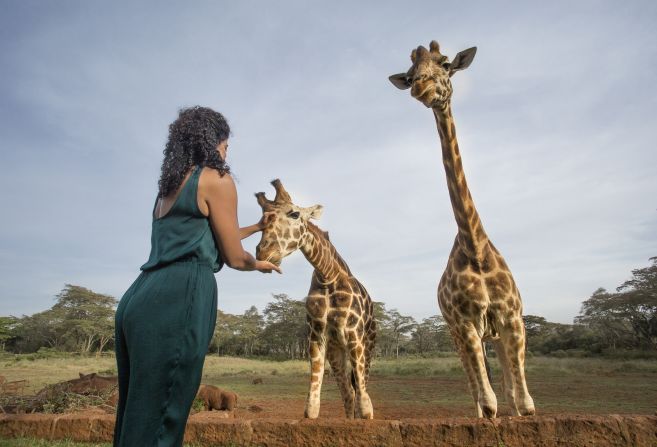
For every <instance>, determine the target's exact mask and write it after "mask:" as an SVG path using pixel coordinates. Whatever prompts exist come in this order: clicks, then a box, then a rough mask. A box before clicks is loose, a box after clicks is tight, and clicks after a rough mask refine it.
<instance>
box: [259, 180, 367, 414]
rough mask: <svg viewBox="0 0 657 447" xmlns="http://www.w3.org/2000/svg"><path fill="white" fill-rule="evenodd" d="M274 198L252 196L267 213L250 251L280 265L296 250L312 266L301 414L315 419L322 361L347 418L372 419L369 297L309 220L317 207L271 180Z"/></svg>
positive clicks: (322, 366) (321, 232) (315, 213)
mask: <svg viewBox="0 0 657 447" xmlns="http://www.w3.org/2000/svg"><path fill="white" fill-rule="evenodd" d="M272 184H273V185H274V187H275V188H276V199H274V200H273V201H269V200H267V199H266V197H265V195H264V193H258V194H256V197H257V198H258V203H259V204H260V205H261V207H262V209H263V212H270V213H273V219H272V221H271V222H270V223H269V224H268V226H267V227H266V228H265V229H264V231H263V234H262V239H261V240H260V243H259V244H258V247H257V248H256V257H257V259H260V260H269V261H271V262H274V263H276V264H280V262H281V260H282V259H283V258H284V257H285V256H288V255H289V254H291V253H292V252H294V251H295V250H297V249H299V250H300V251H301V252H302V253H303V254H304V256H305V257H306V259H307V260H308V262H310V264H312V266H313V267H314V268H315V269H314V271H313V275H312V279H311V282H310V290H309V291H308V296H307V297H306V316H307V323H308V334H309V335H308V341H309V350H308V354H309V358H310V370H311V371H310V388H309V391H308V397H307V399H306V408H305V411H304V416H305V417H306V418H316V417H318V416H319V408H320V394H321V387H322V380H323V378H324V364H325V361H326V360H328V361H329V364H330V365H331V370H332V371H333V375H334V376H335V378H336V381H337V383H338V387H339V389H340V394H341V396H342V400H343V404H344V409H345V415H346V417H347V418H354V417H356V418H363V419H372V418H373V417H374V411H373V408H372V402H371V399H370V397H369V394H368V393H367V381H368V378H369V371H370V364H371V361H372V356H373V354H374V343H375V338H376V323H375V321H374V309H373V304H372V299H371V298H370V296H369V294H368V293H367V290H365V287H363V285H362V284H361V283H360V282H359V281H358V280H357V279H356V278H355V277H354V276H353V274H352V273H351V271H350V270H349V267H348V266H347V263H346V262H345V261H344V260H343V259H342V257H341V256H340V255H339V254H338V252H337V250H336V249H335V247H334V246H333V244H332V243H331V241H330V240H329V237H328V233H325V232H323V231H322V230H320V229H319V228H318V227H317V226H316V225H314V224H313V223H312V222H310V221H309V219H310V218H316V217H318V211H320V210H321V207H319V206H315V207H311V208H301V207H298V206H296V205H294V203H292V200H291V199H290V197H289V194H288V193H287V192H286V191H285V189H284V188H283V185H282V184H281V182H280V181H279V180H274V181H273V182H272Z"/></svg>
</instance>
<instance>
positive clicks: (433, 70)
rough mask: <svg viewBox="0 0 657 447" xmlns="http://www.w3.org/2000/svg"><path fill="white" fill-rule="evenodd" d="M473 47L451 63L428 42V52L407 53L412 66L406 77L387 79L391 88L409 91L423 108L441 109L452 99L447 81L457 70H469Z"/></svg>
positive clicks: (474, 48) (396, 75)
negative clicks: (391, 84)
mask: <svg viewBox="0 0 657 447" xmlns="http://www.w3.org/2000/svg"><path fill="white" fill-rule="evenodd" d="M476 52H477V47H472V48H468V49H467V50H463V51H461V52H460V53H459V54H457V55H456V57H454V60H453V61H452V62H450V61H449V59H448V58H447V56H445V55H443V54H441V53H440V46H439V45H438V42H436V41H435V40H432V41H431V44H430V45H429V49H428V50H427V49H426V48H424V47H423V46H421V45H420V46H419V47H417V48H416V49H415V50H413V52H412V53H411V61H412V62H413V65H411V68H409V69H408V71H407V72H406V73H399V74H395V75H392V76H390V77H389V78H388V79H390V82H392V83H393V84H394V85H395V87H397V88H399V89H402V90H405V89H407V88H410V89H411V95H412V96H413V97H414V98H415V99H417V100H418V101H420V102H421V103H422V104H424V105H425V106H427V107H437V108H444V107H446V106H447V105H448V104H449V101H450V99H451V97H452V83H451V81H450V79H449V78H450V77H451V76H452V75H453V74H454V73H456V72H457V71H459V70H464V69H466V68H468V67H469V66H470V64H471V63H472V60H473V59H474V56H475V53H476Z"/></svg>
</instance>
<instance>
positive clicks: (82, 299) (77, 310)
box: [52, 284, 117, 354]
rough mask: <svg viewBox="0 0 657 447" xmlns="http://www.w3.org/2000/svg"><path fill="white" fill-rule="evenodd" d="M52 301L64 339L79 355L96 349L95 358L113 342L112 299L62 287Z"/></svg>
mask: <svg viewBox="0 0 657 447" xmlns="http://www.w3.org/2000/svg"><path fill="white" fill-rule="evenodd" d="M56 299H57V303H56V304H55V305H54V306H53V307H52V310H53V311H55V312H58V313H60V314H61V316H62V324H61V326H62V327H61V329H62V330H63V332H64V337H66V338H67V339H68V340H69V341H70V342H71V343H73V345H74V346H76V347H77V349H79V350H80V352H82V353H88V352H90V351H91V350H92V349H93V348H94V347H96V348H97V353H98V354H99V353H100V352H101V351H102V350H103V348H105V346H106V345H107V344H108V343H109V342H110V341H111V340H113V338H114V306H116V303H117V301H116V299H114V298H113V297H111V296H109V295H102V294H100V293H95V292H92V291H91V290H89V289H86V288H84V287H80V286H75V285H72V284H66V286H65V287H64V289H63V290H62V291H61V292H60V293H59V294H58V295H57V296H56Z"/></svg>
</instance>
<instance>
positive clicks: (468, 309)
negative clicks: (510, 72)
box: [389, 41, 535, 418]
mask: <svg viewBox="0 0 657 447" xmlns="http://www.w3.org/2000/svg"><path fill="white" fill-rule="evenodd" d="M476 50H477V49H476V47H475V48H469V49H467V50H464V51H461V52H460V53H458V54H457V55H456V57H455V58H454V60H453V61H451V62H450V61H449V59H448V58H447V56H444V55H442V54H441V53H440V47H439V46H438V42H436V41H432V42H431V44H430V45H429V50H427V49H426V48H424V47H423V46H419V47H418V48H417V49H415V50H413V52H412V53H411V61H412V63H413V65H412V66H411V68H410V69H409V70H408V71H407V72H406V73H400V74H396V75H392V76H390V78H389V79H390V81H391V82H392V83H393V84H394V85H395V86H396V87H397V88H400V89H407V88H410V89H411V95H412V96H413V97H414V98H416V99H417V100H418V101H420V102H421V103H422V104H424V105H425V106H426V107H429V108H431V109H432V110H433V114H434V117H435V119H436V124H437V126H438V134H439V135H440V142H441V146H442V156H443V165H444V166H445V173H446V176H447V187H448V190H449V197H450V200H451V202H452V209H453V210H454V216H455V218H456V224H457V226H458V233H457V235H456V240H455V241H454V246H453V247H452V251H451V253H450V255H449V259H448V261H447V267H446V269H445V272H444V273H443V276H442V278H441V279H440V283H439V284H438V304H439V306H440V310H441V312H442V314H443V317H444V318H445V321H446V322H447V324H448V325H449V329H450V332H451V334H452V337H453V339H454V342H455V343H456V346H457V348H458V351H459V354H460V356H461V361H462V363H463V367H464V369H465V372H466V374H467V377H468V382H469V385H470V391H471V393H472V397H473V399H474V402H475V406H476V410H477V416H478V417H482V415H483V416H485V417H490V418H492V417H495V415H496V413H497V399H496V397H495V393H494V392H493V389H492V388H491V384H490V381H489V379H488V376H487V374H486V358H485V352H484V350H483V342H484V341H487V340H490V341H492V343H493V346H494V348H495V351H496V353H497V356H498V358H499V360H500V363H501V366H502V370H503V385H504V394H505V397H506V400H507V403H508V404H509V406H510V407H511V409H512V411H513V412H514V414H516V415H531V414H534V413H535V409H534V402H533V400H532V398H531V396H530V395H529V391H528V390H527V383H526V381H525V367H524V363H525V326H524V324H523V320H522V301H521V299H520V293H519V292H518V288H517V287H516V284H515V282H514V280H513V276H512V275H511V271H510V270H509V267H508V266H507V264H506V262H505V261H504V258H503V257H502V255H501V254H500V252H499V251H498V250H497V249H496V248H495V246H494V245H493V243H492V242H491V241H490V239H489V238H488V236H487V235H486V232H485V231H484V228H483V225H482V223H481V219H480V218H479V214H478V213H477V210H476V208H475V205H474V202H473V200H472V196H471V195H470V191H469V189H468V184H467V182H466V180H465V174H464V172H463V165H462V163H461V155H460V153H459V146H458V142H457V140H456V128H455V127H454V118H453V116H452V111H451V97H452V84H451V81H450V77H451V76H452V75H453V74H454V73H455V72H457V71H459V70H463V69H465V68H468V66H469V65H470V64H471V63H472V60H473V59H474V55H475V52H476Z"/></svg>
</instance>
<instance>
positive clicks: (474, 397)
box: [450, 328, 482, 418]
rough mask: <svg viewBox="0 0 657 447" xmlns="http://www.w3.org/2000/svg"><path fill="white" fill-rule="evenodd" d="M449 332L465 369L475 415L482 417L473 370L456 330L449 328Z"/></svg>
mask: <svg viewBox="0 0 657 447" xmlns="http://www.w3.org/2000/svg"><path fill="white" fill-rule="evenodd" d="M450 332H451V333H452V339H453V340H454V344H455V345H456V351H457V352H458V353H459V357H460V358H461V364H462V365H463V370H464V371H465V375H466V377H467V379H468V389H469V390H470V394H471V395H472V400H473V402H474V404H475V411H476V413H477V417H479V418H480V417H482V411H481V405H479V398H478V397H479V393H478V391H477V379H476V377H475V373H474V370H473V369H472V367H471V365H470V361H469V358H468V357H467V355H466V350H465V346H464V345H463V343H462V342H461V338H460V336H459V335H458V333H457V332H456V331H453V330H451V328H450Z"/></svg>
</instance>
